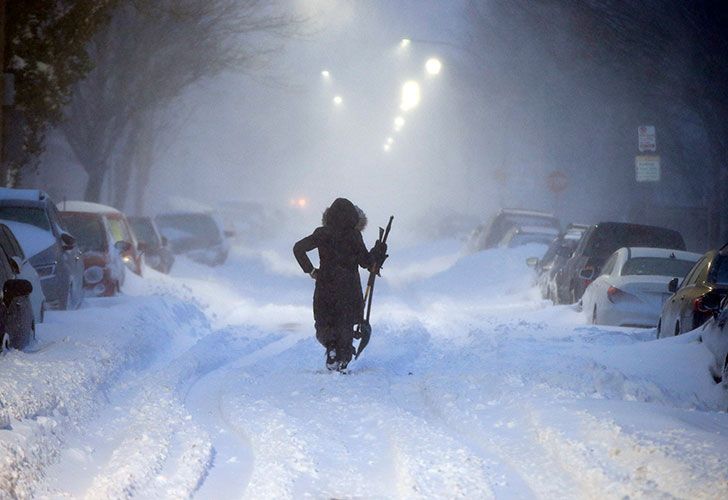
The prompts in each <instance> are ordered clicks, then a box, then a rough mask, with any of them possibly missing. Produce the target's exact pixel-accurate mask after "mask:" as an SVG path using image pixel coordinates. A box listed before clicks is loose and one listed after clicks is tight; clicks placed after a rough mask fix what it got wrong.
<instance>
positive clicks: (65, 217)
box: [61, 214, 108, 252]
mask: <svg viewBox="0 0 728 500" xmlns="http://www.w3.org/2000/svg"><path fill="white" fill-rule="evenodd" d="M61 220H62V221H63V225H64V226H65V227H66V230H67V231H68V232H69V233H71V235H72V236H73V237H74V238H76V242H77V244H78V247H79V248H80V249H81V251H82V252H106V251H107V250H108V247H107V242H106V231H105V230H104V225H103V224H102V223H101V220H100V219H99V218H98V217H94V216H91V215H75V214H74V215H71V214H61Z"/></svg>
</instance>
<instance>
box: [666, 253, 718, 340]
mask: <svg viewBox="0 0 728 500" xmlns="http://www.w3.org/2000/svg"><path fill="white" fill-rule="evenodd" d="M678 282H680V280H678V279H673V280H672V281H670V283H669V284H668V286H667V289H668V291H669V292H670V293H671V294H672V295H671V296H670V298H669V299H668V300H667V301H665V305H664V306H663V307H662V314H660V321H659V323H658V326H657V337H658V338H661V337H670V336H673V335H680V334H681V333H684V332H688V331H690V330H694V329H695V328H698V327H699V326H700V325H702V324H703V323H705V322H706V321H707V320H708V318H710V315H711V311H712V309H714V308H715V306H716V304H718V303H719V302H720V300H721V299H722V298H723V297H724V296H726V295H728V248H727V247H723V249H721V250H711V251H709V252H707V253H706V254H705V255H703V256H702V257H701V258H700V260H698V262H696V263H695V265H694V266H693V267H692V269H691V270H690V272H689V273H688V274H687V275H686V276H685V278H684V279H682V281H681V282H680V283H679V285H678Z"/></svg>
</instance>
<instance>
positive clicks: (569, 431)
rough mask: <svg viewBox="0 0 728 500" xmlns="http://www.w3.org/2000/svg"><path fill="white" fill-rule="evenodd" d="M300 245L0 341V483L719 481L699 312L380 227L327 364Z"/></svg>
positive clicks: (379, 488)
mask: <svg viewBox="0 0 728 500" xmlns="http://www.w3.org/2000/svg"><path fill="white" fill-rule="evenodd" d="M393 238H394V236H393ZM289 246H290V245H289V243H285V244H283V245H281V248H282V250H275V249H268V250H266V251H264V252H260V251H252V250H246V249H243V248H233V249H232V250H231V254H230V258H229V260H228V262H227V263H226V264H225V265H224V266H221V267H217V268H210V267H206V266H203V265H199V264H196V263H194V262H192V261H190V260H187V259H184V258H181V259H179V260H178V262H177V264H176V268H175V270H174V273H173V276H171V277H170V276H164V275H161V274H158V273H156V272H154V271H153V270H145V278H144V279H141V278H139V277H137V276H135V275H130V276H129V277H128V280H127V283H126V284H125V288H124V294H123V295H122V296H120V297H116V298H111V299H101V298H99V299H91V300H88V301H87V302H86V303H85V305H84V306H83V307H82V309H80V310H78V311H72V312H50V313H48V316H47V322H46V323H44V324H42V325H39V330H38V340H37V343H36V344H35V345H34V346H32V348H31V349H30V350H29V351H28V352H16V351H11V352H9V353H7V354H5V355H3V356H0V367H1V368H0V369H1V371H0V373H1V374H2V376H0V498H31V497H32V498H53V499H55V498H93V499H95V498H104V499H105V498H145V499H146V498H154V499H157V498H189V497H196V498H204V499H225V498H251V499H260V498H276V499H279V498H559V499H562V498H706V499H707V498H728V453H726V451H725V450H726V449H728V437H727V435H728V415H727V414H726V412H725V410H726V408H728V396H727V393H726V388H725V386H723V385H720V384H716V383H715V382H714V381H713V379H712V378H711V375H710V368H711V367H712V366H713V364H714V361H713V359H712V357H711V354H710V353H709V352H708V350H707V349H706V348H705V346H704V345H702V343H701V342H700V336H699V331H696V332H692V333H689V334H686V335H682V336H679V337H674V338H670V339H663V340H659V341H657V340H654V336H655V331H654V330H636V329H625V328H616V327H594V326H587V325H584V324H583V319H582V317H581V315H580V314H578V313H577V312H576V311H574V310H572V309H571V308H569V307H564V306H558V307H554V306H552V305H551V304H550V303H548V302H545V301H543V300H541V299H540V297H539V295H538V292H537V290H536V289H535V288H534V286H533V280H534V276H533V275H532V271H531V270H530V269H528V268H527V267H526V265H525V259H526V258H527V257H529V256H532V255H534V254H535V253H538V252H543V250H544V248H543V247H521V248H516V249H494V250H490V251H486V252H480V253H477V254H473V255H469V256H462V255H460V253H459V244H457V243H456V242H436V243H433V244H430V245H425V246H419V247H413V248H396V247H395V246H394V245H390V252H389V253H390V254H392V257H390V259H389V260H388V261H387V262H386V264H385V266H384V270H383V272H382V274H383V276H384V277H383V279H382V280H381V281H378V282H377V287H376V292H375V296H374V308H373V323H372V326H373V335H372V340H371V343H370V345H369V347H368V348H367V350H366V351H365V352H364V354H363V355H362V357H361V358H360V359H359V360H357V361H354V362H352V364H351V371H350V373H349V374H339V373H330V372H327V371H326V370H325V368H324V351H323V348H322V347H321V346H319V345H318V343H317V342H316V340H315V339H314V336H313V325H312V323H313V320H312V313H311V306H310V305H311V294H312V289H313V281H312V280H311V279H310V278H309V277H308V276H307V275H305V274H304V273H303V272H299V273H294V272H293V270H292V268H291V267H290V266H289V265H287V264H286V262H287V261H290V260H292V259H293V257H292V255H290V250H289V249H288V248H287V247H289ZM390 276H391V278H390ZM362 279H365V276H364V275H363V274H362Z"/></svg>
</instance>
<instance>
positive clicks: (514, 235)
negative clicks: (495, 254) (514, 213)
mask: <svg viewBox="0 0 728 500" xmlns="http://www.w3.org/2000/svg"><path fill="white" fill-rule="evenodd" d="M558 236H559V231H558V230H557V229H554V228H552V227H542V226H523V227H513V228H511V229H509V230H508V232H507V233H506V235H505V236H504V237H503V239H502V240H501V241H500V242H499V243H498V246H499V247H503V248H516V247H520V246H524V245H529V244H532V243H535V244H537V245H545V246H548V245H549V244H550V243H551V242H552V241H553V240H554V238H556V237H558Z"/></svg>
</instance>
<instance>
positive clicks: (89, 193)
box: [84, 166, 106, 203]
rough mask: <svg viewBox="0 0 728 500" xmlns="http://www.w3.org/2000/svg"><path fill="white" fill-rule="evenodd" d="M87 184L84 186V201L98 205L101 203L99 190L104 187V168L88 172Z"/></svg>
mask: <svg viewBox="0 0 728 500" xmlns="http://www.w3.org/2000/svg"><path fill="white" fill-rule="evenodd" d="M87 172H88V183H87V184H86V192H85V193H84V199H85V200H86V201H93V202H95V203H99V202H100V201H101V188H103V186H104V177H106V175H105V174H106V167H105V166H99V167H98V168H97V169H94V170H92V171H88V170H87Z"/></svg>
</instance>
